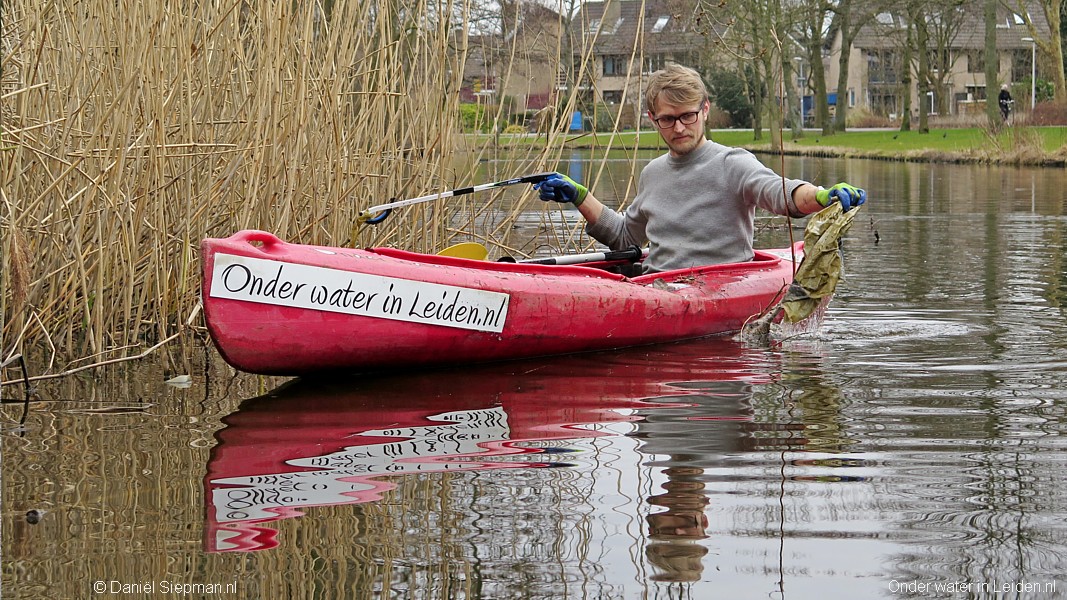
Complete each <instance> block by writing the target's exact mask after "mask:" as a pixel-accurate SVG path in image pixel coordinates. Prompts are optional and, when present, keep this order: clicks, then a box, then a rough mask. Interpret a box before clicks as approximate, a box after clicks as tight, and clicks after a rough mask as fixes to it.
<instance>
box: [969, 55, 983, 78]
mask: <svg viewBox="0 0 1067 600" xmlns="http://www.w3.org/2000/svg"><path fill="white" fill-rule="evenodd" d="M967 72H968V73H985V52H984V51H982V50H968V51H967Z"/></svg>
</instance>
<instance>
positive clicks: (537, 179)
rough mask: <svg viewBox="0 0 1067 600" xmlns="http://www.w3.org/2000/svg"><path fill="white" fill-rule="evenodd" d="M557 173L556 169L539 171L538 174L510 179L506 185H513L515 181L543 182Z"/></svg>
mask: <svg viewBox="0 0 1067 600" xmlns="http://www.w3.org/2000/svg"><path fill="white" fill-rule="evenodd" d="M555 174H556V172H555V171H549V172H547V173H538V174H536V175H524V176H522V177H518V178H515V179H509V180H508V181H506V182H505V183H504V185H512V184H514V183H541V182H542V181H544V180H546V179H548V178H549V177H552V176H553V175H555Z"/></svg>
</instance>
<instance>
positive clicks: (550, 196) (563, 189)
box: [534, 173, 589, 206]
mask: <svg viewBox="0 0 1067 600" xmlns="http://www.w3.org/2000/svg"><path fill="white" fill-rule="evenodd" d="M534 189H535V190H537V191H538V192H539V193H540V198H541V199H542V200H544V201H545V202H548V201H550V200H555V201H556V202H570V203H572V204H574V205H575V206H578V205H579V204H581V203H582V200H585V197H586V196H587V195H588V194H589V190H588V189H586V187H585V186H584V185H582V184H580V183H578V182H577V181H575V180H573V179H571V178H570V177H567V176H566V175H563V174H562V173H556V174H555V175H553V176H551V177H549V178H548V179H546V180H544V181H542V182H541V183H536V184H534Z"/></svg>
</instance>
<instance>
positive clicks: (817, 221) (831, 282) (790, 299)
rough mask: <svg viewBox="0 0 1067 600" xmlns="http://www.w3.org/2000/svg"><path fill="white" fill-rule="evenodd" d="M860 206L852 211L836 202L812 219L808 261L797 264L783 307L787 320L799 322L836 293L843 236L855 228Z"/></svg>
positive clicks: (806, 251)
mask: <svg viewBox="0 0 1067 600" xmlns="http://www.w3.org/2000/svg"><path fill="white" fill-rule="evenodd" d="M858 211H859V208H855V209H853V210H850V211H848V212H843V211H842V210H841V205H840V204H839V203H837V202H834V203H833V204H831V205H830V206H827V207H826V208H824V209H822V210H820V211H819V212H817V213H815V214H814V215H812V216H811V217H810V218H809V219H808V225H807V227H805V228H804V260H802V261H801V262H800V266H799V267H797V272H796V275H795V276H794V278H793V284H792V285H790V286H789V290H788V291H787V292H786V295H785V299H784V300H782V310H783V311H784V312H785V320H786V321H788V322H790V323H797V322H799V321H802V320H804V319H806V318H807V317H808V316H810V315H811V313H812V312H814V311H815V309H816V308H818V306H819V303H820V302H822V300H823V299H824V298H827V297H829V296H832V295H833V293H834V290H835V289H837V283H838V281H840V280H841V271H842V265H841V251H840V244H841V238H842V237H843V236H844V235H845V233H846V232H847V231H848V230H849V228H850V227H852V219H853V218H855V216H856V213H857V212H858Z"/></svg>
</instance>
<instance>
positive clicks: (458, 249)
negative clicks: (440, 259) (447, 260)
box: [437, 242, 489, 260]
mask: <svg viewBox="0 0 1067 600" xmlns="http://www.w3.org/2000/svg"><path fill="white" fill-rule="evenodd" d="M437 255H438V256H454V257H456V258H469V259H471V260H485V257H487V256H489V249H488V248H486V247H485V246H483V245H481V244H479V243H478V242H460V243H458V244H452V245H451V246H449V247H447V248H445V249H444V250H442V251H440V252H438V253H437Z"/></svg>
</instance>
